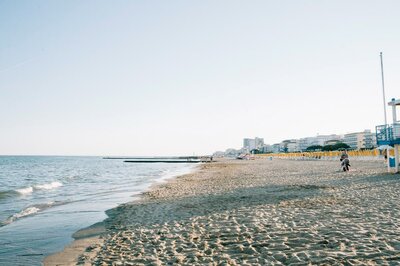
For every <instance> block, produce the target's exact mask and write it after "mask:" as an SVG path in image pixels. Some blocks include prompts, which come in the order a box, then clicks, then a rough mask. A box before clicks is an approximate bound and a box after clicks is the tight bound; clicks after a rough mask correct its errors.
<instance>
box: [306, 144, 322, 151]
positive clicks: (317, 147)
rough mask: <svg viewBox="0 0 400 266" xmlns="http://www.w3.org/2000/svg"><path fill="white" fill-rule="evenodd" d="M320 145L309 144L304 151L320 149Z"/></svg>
mask: <svg viewBox="0 0 400 266" xmlns="http://www.w3.org/2000/svg"><path fill="white" fill-rule="evenodd" d="M322 148H323V147H322V146H321V145H311V146H310V147H308V148H307V149H306V151H316V150H322Z"/></svg>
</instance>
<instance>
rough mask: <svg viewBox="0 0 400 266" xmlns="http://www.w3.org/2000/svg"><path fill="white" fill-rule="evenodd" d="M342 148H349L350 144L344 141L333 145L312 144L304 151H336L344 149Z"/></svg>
mask: <svg viewBox="0 0 400 266" xmlns="http://www.w3.org/2000/svg"><path fill="white" fill-rule="evenodd" d="M344 149H350V146H349V145H347V144H346V143H342V142H339V143H336V144H334V145H325V146H321V145H312V146H310V147H308V148H307V149H306V151H338V150H344Z"/></svg>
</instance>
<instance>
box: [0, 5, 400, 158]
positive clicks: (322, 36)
mask: <svg viewBox="0 0 400 266" xmlns="http://www.w3.org/2000/svg"><path fill="white" fill-rule="evenodd" d="M398 10H400V1H385V0H383V1H340V0H337V1H324V0H318V1H317V0H313V1H311V0H310V1H304V0H299V1H285V0H284V1H234V0H232V1H222V0H221V1H214V0H210V1H185V0H182V1H174V0H172V1H152V0H150V1H147V0H146V1H144V0H143V1H139V0H138V1H118V0H117V1H77V0H68V1H37V0H34V1H28V0H26V1H11V0H10V1H5V0H0V39H1V42H0V154H3V155H104V156H105V155H110V156H112V155H193V154H195V155H204V154H211V153H213V152H214V151H217V150H225V149H227V148H240V147H241V146H242V142H243V138H253V137H256V136H257V137H262V138H264V141H265V142H266V143H269V144H273V143H277V142H280V141H282V140H284V139H293V138H302V137H310V136H316V135H317V134H320V135H322V134H345V133H350V132H357V131H363V130H364V129H371V130H372V131H374V129H375V126H376V125H381V124H384V112H383V96H382V86H381V70H380V58H379V53H380V52H383V58H384V71H385V90H386V101H389V100H390V99H391V98H400V75H399V73H400V49H399V47H400V32H399V28H400V16H399V15H398ZM390 114H391V111H390V109H388V120H389V121H392V118H391V115H390Z"/></svg>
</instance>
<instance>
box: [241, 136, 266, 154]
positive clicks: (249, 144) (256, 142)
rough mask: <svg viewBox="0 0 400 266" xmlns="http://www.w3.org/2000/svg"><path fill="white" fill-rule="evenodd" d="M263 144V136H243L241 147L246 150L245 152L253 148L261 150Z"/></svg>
mask: <svg viewBox="0 0 400 266" xmlns="http://www.w3.org/2000/svg"><path fill="white" fill-rule="evenodd" d="M263 146H264V139H263V138H257V137H256V138H254V139H250V138H245V139H243V149H245V150H247V152H250V151H252V150H254V149H257V150H262V148H263Z"/></svg>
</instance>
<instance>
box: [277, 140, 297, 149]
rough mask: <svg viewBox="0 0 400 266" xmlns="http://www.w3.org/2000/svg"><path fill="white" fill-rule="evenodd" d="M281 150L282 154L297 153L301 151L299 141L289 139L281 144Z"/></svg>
mask: <svg viewBox="0 0 400 266" xmlns="http://www.w3.org/2000/svg"><path fill="white" fill-rule="evenodd" d="M280 148H281V151H282V152H296V151H299V140H297V139H288V140H284V141H282V142H281V143H280Z"/></svg>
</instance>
